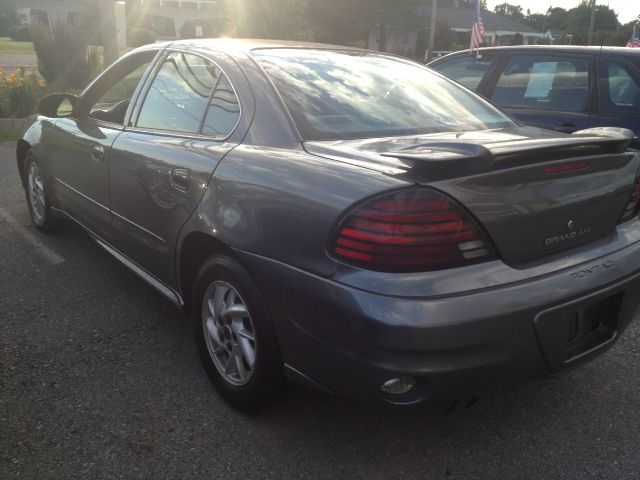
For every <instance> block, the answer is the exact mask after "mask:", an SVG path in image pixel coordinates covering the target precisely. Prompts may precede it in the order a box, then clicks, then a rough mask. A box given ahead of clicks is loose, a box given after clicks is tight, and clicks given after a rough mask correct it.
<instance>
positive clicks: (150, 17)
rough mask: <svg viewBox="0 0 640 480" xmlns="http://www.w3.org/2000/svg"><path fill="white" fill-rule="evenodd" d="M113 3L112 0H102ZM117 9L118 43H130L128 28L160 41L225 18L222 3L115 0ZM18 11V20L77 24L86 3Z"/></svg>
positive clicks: (30, 5) (40, 4)
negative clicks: (132, 18) (132, 17)
mask: <svg viewBox="0 0 640 480" xmlns="http://www.w3.org/2000/svg"><path fill="white" fill-rule="evenodd" d="M101 1H109V0H101ZM111 1H113V3H114V8H115V9H116V19H117V22H116V23H117V29H118V36H119V39H118V43H119V46H121V47H122V46H124V45H125V44H126V37H125V35H126V31H127V29H128V28H132V27H134V28H136V27H144V28H147V27H150V29H152V30H154V32H155V33H156V35H157V36H158V38H160V39H166V40H171V39H174V38H177V37H178V36H179V32H180V28H181V27H182V26H183V25H184V24H185V23H187V22H189V21H193V20H202V19H207V20H211V21H220V20H222V19H223V18H224V16H223V15H222V14H221V12H220V8H219V4H220V2H219V1H218V0H111ZM19 5H20V6H19V7H18V9H17V15H18V21H19V22H20V23H22V24H28V23H31V22H37V23H42V24H45V25H51V24H52V23H53V22H55V21H56V20H58V19H61V20H63V21H65V22H70V23H74V22H75V21H76V19H77V18H78V16H79V15H80V14H81V12H82V11H83V10H84V9H85V8H86V5H87V1H86V0H20V3H19ZM128 11H131V12H134V11H135V12H138V13H140V12H142V15H143V17H144V18H143V19H141V18H140V15H137V17H136V20H137V21H136V22H135V23H136V24H135V25H131V24H128V23H127V21H128V15H127V12H128Z"/></svg>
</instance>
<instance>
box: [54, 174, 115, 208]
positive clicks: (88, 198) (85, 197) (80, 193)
mask: <svg viewBox="0 0 640 480" xmlns="http://www.w3.org/2000/svg"><path fill="white" fill-rule="evenodd" d="M54 179H55V181H56V182H58V183H60V184H61V185H63V186H65V187H67V188H68V189H69V190H71V191H72V192H74V193H76V194H78V195H80V196H81V197H82V198H84V199H86V200H89V201H90V202H91V203H93V204H94V205H97V206H99V207H100V208H102V209H104V210H106V211H107V212H110V211H111V209H110V208H109V207H105V206H104V205H102V204H101V203H99V202H96V201H95V200H94V199H93V198H91V197H87V196H86V195H85V194H84V193H82V192H79V191H78V190H76V189H75V188H73V187H72V186H71V185H68V184H66V183H64V182H63V181H62V180H60V179H59V178H58V177H54ZM64 213H66V212H64Z"/></svg>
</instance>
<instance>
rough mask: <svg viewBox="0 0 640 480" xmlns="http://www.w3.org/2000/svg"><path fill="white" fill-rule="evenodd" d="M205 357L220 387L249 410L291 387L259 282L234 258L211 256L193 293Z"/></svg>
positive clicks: (234, 402)
mask: <svg viewBox="0 0 640 480" xmlns="http://www.w3.org/2000/svg"><path fill="white" fill-rule="evenodd" d="M192 312H193V313H192V316H193V319H194V332H195V339H196V344H197V346H198V351H199V353H200V359H201V361H202V364H203V366H204V369H205V371H206V372H207V375H208V376H209V378H210V379H211V382H212V383H213V385H214V386H215V388H216V390H218V392H219V393H220V394H221V395H222V397H223V398H224V399H225V400H227V401H228V402H229V403H230V404H231V405H233V406H234V407H236V408H238V409H239V410H244V411H256V410H260V409H262V408H264V407H266V406H268V405H270V404H271V403H273V402H274V401H275V400H277V399H278V398H279V397H280V396H281V395H282V394H283V393H284V389H285V380H284V375H283V371H282V359H281V356H280V351H279V349H278V344H277V341H276V336H275V333H274V329H273V325H272V323H271V320H270V318H269V314H268V311H267V308H266V304H265V302H264V300H263V298H262V295H261V294H260V292H259V290H258V286H257V285H256V283H255V282H254V281H253V278H251V276H250V275H249V272H247V270H246V269H245V268H244V267H243V266H242V265H240V263H238V262H237V261H236V260H234V259H233V258H231V257H229V256H226V255H218V256H214V257H211V258H210V259H209V260H207V261H206V262H205V263H204V265H203V266H202V268H201V269H200V272H199V273H198V276H197V278H196V282H195V286H194V290H193V297H192Z"/></svg>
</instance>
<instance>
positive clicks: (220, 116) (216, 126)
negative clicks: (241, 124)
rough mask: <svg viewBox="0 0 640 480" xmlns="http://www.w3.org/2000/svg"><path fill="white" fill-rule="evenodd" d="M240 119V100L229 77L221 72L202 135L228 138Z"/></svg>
mask: <svg viewBox="0 0 640 480" xmlns="http://www.w3.org/2000/svg"><path fill="white" fill-rule="evenodd" d="M239 118H240V104H239V103H238V98H237V97H236V94H235V92H234V91H233V88H232V87H231V83H230V82H229V79H228V78H227V76H226V75H225V74H224V73H221V72H220V76H219V77H218V80H217V83H216V86H215V89H214V91H213V95H212V96H211V102H210V103H209V110H208V112H207V118H206V119H205V122H204V126H203V128H202V133H204V134H205V135H215V136H226V135H228V134H229V133H230V132H231V130H233V128H234V127H235V126H236V123H238V119H239Z"/></svg>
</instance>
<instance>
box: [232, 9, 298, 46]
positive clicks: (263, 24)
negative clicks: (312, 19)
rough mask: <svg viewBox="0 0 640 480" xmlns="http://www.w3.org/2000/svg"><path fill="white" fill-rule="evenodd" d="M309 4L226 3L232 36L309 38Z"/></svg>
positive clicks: (285, 38)
mask: <svg viewBox="0 0 640 480" xmlns="http://www.w3.org/2000/svg"><path fill="white" fill-rule="evenodd" d="M308 6H309V0H262V1H260V2H240V1H237V0H227V3H226V10H227V12H228V15H229V16H230V17H231V22H232V26H231V31H230V32H229V33H230V34H231V35H237V36H243V37H254V38H279V39H283V40H305V39H307V38H308V37H309V26H308V21H307V18H308Z"/></svg>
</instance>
